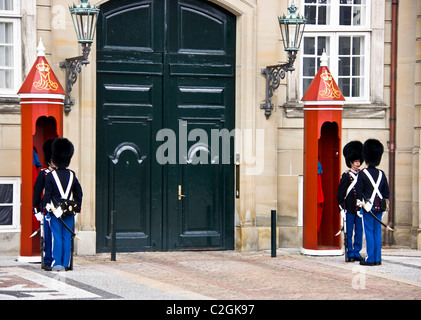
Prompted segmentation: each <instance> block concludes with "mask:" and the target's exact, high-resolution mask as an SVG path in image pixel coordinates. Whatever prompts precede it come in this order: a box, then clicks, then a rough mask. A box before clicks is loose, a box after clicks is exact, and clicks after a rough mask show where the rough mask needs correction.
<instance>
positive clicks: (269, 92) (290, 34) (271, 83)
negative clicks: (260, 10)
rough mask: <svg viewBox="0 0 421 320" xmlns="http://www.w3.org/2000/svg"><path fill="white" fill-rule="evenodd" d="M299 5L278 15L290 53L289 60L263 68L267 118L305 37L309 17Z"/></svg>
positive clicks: (283, 40)
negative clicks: (300, 13)
mask: <svg viewBox="0 0 421 320" xmlns="http://www.w3.org/2000/svg"><path fill="white" fill-rule="evenodd" d="M297 10H298V7H296V6H295V4H292V5H291V6H289V7H288V11H289V13H288V14H287V15H286V16H285V14H284V15H283V16H282V17H278V21H279V26H280V28H281V36H282V43H283V45H284V50H285V51H286V52H287V54H288V62H287V63H285V64H279V65H274V66H267V67H266V68H262V70H261V73H262V75H264V76H265V77H266V99H265V102H264V103H262V104H261V105H260V109H264V110H265V116H266V119H269V117H270V115H271V114H272V110H273V104H272V101H271V100H272V96H273V93H274V92H275V90H276V89H278V87H279V84H280V82H281V80H282V79H284V78H285V74H286V72H288V71H291V72H292V71H294V70H295V68H294V61H295V59H296V57H297V52H298V50H299V49H300V45H301V40H302V38H303V33H304V28H305V24H306V22H307V19H306V18H305V17H304V16H300V15H299V14H297V13H296V12H297Z"/></svg>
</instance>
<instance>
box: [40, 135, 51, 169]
mask: <svg viewBox="0 0 421 320" xmlns="http://www.w3.org/2000/svg"><path fill="white" fill-rule="evenodd" d="M53 142H54V139H52V138H51V139H47V140H45V142H44V144H43V145H42V152H43V153H44V161H45V163H46V164H47V165H49V164H50V162H51V154H52V145H53Z"/></svg>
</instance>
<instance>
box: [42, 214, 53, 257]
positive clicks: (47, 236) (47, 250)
mask: <svg viewBox="0 0 421 320" xmlns="http://www.w3.org/2000/svg"><path fill="white" fill-rule="evenodd" d="M43 219H44V223H43V224H44V264H49V265H51V264H52V263H53V253H52V251H51V249H52V243H51V241H52V236H51V228H50V223H49V221H50V214H48V216H44V218H43Z"/></svg>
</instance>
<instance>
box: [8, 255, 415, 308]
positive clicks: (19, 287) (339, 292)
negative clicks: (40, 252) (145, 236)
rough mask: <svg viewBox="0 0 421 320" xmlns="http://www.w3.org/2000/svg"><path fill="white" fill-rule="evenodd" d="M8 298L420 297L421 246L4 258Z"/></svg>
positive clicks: (165, 299)
mask: <svg viewBox="0 0 421 320" xmlns="http://www.w3.org/2000/svg"><path fill="white" fill-rule="evenodd" d="M0 299H1V300H58V299H60V300H62V299H65V300H66V299H69V300H76V299H83V300H108V299H111V300H161V301H162V300H164V301H169V300H337V299H340V300H355V299H357V300H380V299H381V300H384V299H386V300H400V299H402V300H407V299H410V300H414V299H415V300H420V299H421V251H417V250H410V249H405V248H386V249H383V254H382V265H380V266H373V267H367V266H364V267H363V266H360V265H359V264H358V263H357V262H355V263H345V262H344V257H343V256H339V257H315V256H304V255H302V254H300V251H299V249H278V250H277V256H276V257H273V258H272V257H271V256H270V251H258V252H237V251H187V252H138V253H118V254H117V261H110V254H97V255H95V256H75V261H74V270H73V271H68V272H51V271H50V272H47V271H43V270H41V268H40V264H39V263H38V264H37V263H21V262H17V261H16V257H11V256H0Z"/></svg>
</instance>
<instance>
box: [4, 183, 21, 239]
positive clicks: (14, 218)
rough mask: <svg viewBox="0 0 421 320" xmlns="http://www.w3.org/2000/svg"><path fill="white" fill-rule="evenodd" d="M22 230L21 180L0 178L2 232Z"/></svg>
mask: <svg viewBox="0 0 421 320" xmlns="http://www.w3.org/2000/svg"><path fill="white" fill-rule="evenodd" d="M18 228H20V179H19V178H0V232H1V231H4V230H7V231H10V229H18Z"/></svg>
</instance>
